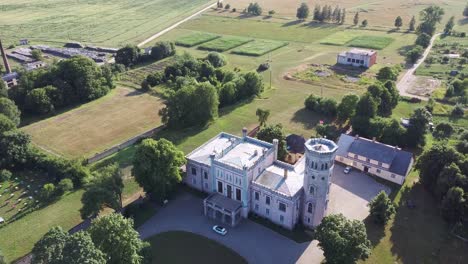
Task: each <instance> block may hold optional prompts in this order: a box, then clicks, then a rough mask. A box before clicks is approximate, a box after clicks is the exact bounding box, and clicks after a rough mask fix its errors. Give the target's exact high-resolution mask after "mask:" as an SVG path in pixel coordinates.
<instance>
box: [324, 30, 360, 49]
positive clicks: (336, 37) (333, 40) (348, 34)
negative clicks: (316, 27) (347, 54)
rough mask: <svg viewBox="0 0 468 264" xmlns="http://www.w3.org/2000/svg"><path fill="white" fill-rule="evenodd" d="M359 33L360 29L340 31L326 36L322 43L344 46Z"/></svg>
mask: <svg viewBox="0 0 468 264" xmlns="http://www.w3.org/2000/svg"><path fill="white" fill-rule="evenodd" d="M358 35H359V31H352V30H348V31H340V32H337V33H335V34H332V35H330V36H328V37H326V38H324V39H323V40H322V41H320V44H324V45H337V46H344V45H345V44H346V43H348V42H349V41H351V40H352V39H354V38H355V37H357V36H358Z"/></svg>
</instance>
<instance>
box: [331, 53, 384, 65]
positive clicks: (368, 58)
mask: <svg viewBox="0 0 468 264" xmlns="http://www.w3.org/2000/svg"><path fill="white" fill-rule="evenodd" d="M376 62H377V52H376V51H374V50H365V49H351V50H350V51H346V52H342V53H340V54H338V57H337V63H338V64H343V65H351V66H355V67H365V68H370V67H372V65H374V64H375V63H376Z"/></svg>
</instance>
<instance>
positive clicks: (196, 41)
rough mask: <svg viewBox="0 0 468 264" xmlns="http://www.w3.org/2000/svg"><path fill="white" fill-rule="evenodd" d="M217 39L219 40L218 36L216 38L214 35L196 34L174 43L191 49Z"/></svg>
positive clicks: (181, 38)
mask: <svg viewBox="0 0 468 264" xmlns="http://www.w3.org/2000/svg"><path fill="white" fill-rule="evenodd" d="M217 38H219V36H216V35H214V34H209V33H203V32H197V33H193V34H190V35H187V36H183V37H180V38H178V39H177V40H176V41H175V44H176V45H178V46H183V47H193V46H197V45H200V44H202V43H205V42H208V41H212V40H214V39H217Z"/></svg>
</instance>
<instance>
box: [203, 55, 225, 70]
mask: <svg viewBox="0 0 468 264" xmlns="http://www.w3.org/2000/svg"><path fill="white" fill-rule="evenodd" d="M206 60H207V61H209V62H210V63H211V65H213V67H215V68H219V67H223V66H224V65H226V63H227V61H226V57H225V56H224V55H223V54H221V53H218V52H210V53H208V56H206Z"/></svg>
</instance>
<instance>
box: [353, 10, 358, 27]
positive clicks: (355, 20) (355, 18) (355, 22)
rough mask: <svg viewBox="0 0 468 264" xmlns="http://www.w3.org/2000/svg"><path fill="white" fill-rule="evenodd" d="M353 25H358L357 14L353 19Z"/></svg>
mask: <svg viewBox="0 0 468 264" xmlns="http://www.w3.org/2000/svg"><path fill="white" fill-rule="evenodd" d="M353 24H354V25H355V26H357V25H358V24H359V12H356V14H355V15H354V18H353Z"/></svg>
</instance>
